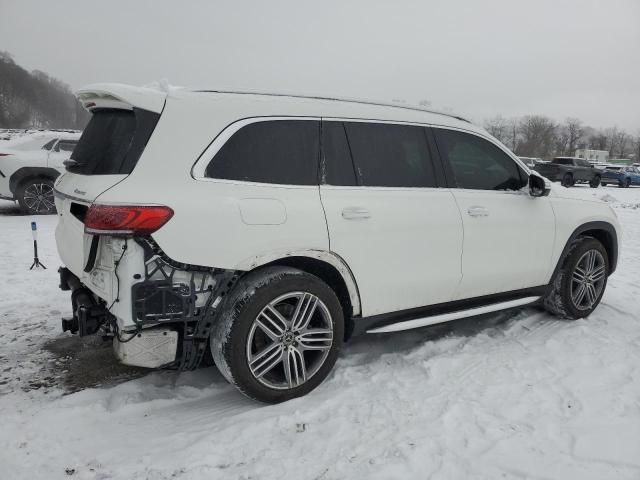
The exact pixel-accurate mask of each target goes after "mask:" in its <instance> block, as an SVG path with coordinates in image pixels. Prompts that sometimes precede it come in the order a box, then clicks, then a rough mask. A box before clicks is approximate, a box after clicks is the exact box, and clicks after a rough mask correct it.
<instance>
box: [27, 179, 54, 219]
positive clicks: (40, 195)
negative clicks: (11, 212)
mask: <svg viewBox="0 0 640 480" xmlns="http://www.w3.org/2000/svg"><path fill="white" fill-rule="evenodd" d="M22 197H23V199H24V204H25V206H26V207H27V208H28V209H29V211H30V212H33V213H46V212H50V211H52V210H53V209H54V208H55V201H54V198H53V187H52V186H51V185H49V184H47V183H32V184H30V185H28V186H27V187H26V188H25V189H24V193H23V195H22Z"/></svg>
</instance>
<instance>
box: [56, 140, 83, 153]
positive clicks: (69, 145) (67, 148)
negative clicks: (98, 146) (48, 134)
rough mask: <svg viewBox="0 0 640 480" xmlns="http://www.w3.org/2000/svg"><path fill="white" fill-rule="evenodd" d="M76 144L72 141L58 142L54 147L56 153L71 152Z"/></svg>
mask: <svg viewBox="0 0 640 480" xmlns="http://www.w3.org/2000/svg"><path fill="white" fill-rule="evenodd" d="M77 144H78V142H75V141H73V140H60V142H58V144H57V145H56V152H73V149H74V148H76V145H77Z"/></svg>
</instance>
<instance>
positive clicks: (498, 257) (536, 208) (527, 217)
mask: <svg viewBox="0 0 640 480" xmlns="http://www.w3.org/2000/svg"><path fill="white" fill-rule="evenodd" d="M452 192H453V195H454V196H455V199H456V201H457V202H458V206H459V207H460V212H461V214H462V220H463V223H464V245H463V254H462V272H463V276H462V281H461V282H460V286H459V288H458V290H457V292H456V294H455V298H456V299H463V298H472V297H477V296H481V295H489V294H492V293H500V292H507V291H511V290H518V289H522V288H528V287H536V286H540V285H544V284H545V283H547V279H548V272H549V268H550V259H551V253H552V250H553V242H554V234H555V217H554V214H553V209H552V208H551V204H550V202H549V199H548V198H547V197H539V198H534V197H531V196H529V195H527V194H526V193H523V192H522V191H516V192H512V191H491V190H465V189H454V190H452Z"/></svg>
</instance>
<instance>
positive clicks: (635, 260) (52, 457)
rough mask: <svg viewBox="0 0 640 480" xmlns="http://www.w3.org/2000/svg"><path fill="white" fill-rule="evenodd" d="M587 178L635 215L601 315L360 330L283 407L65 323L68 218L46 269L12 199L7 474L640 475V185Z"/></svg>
mask: <svg viewBox="0 0 640 480" xmlns="http://www.w3.org/2000/svg"><path fill="white" fill-rule="evenodd" d="M576 189H579V190H580V191H581V194H584V195H586V196H591V195H596V196H598V197H603V196H604V197H605V198H606V200H607V201H609V202H610V203H611V205H612V206H614V208H615V209H616V213H617V214H618V216H619V218H620V221H621V223H622V225H623V227H624V237H623V239H622V240H623V249H622V253H621V258H620V261H619V266H618V271H617V272H616V274H615V275H614V276H613V277H612V278H611V279H610V283H609V286H608V289H607V292H606V293H605V296H604V299H603V302H602V304H601V306H600V307H599V308H598V309H597V310H596V312H595V313H594V314H593V315H592V316H591V317H590V318H588V319H585V320H580V321H576V322H567V321H559V320H557V319H555V318H553V317H551V316H549V315H547V314H546V313H543V312H540V311H536V310H524V311H515V312H509V313H506V314H505V313H503V314H499V315H495V314H494V315H489V316H486V317H483V318H480V319H467V320H463V321H459V322H455V323H452V324H447V325H445V326H435V327H431V328H426V329H421V330H416V331H411V332H406V333H402V334H389V335H378V336H367V337H363V338H359V339H357V340H356V341H354V342H352V343H351V344H349V345H348V346H347V347H346V348H345V350H344V352H343V354H342V357H341V359H340V360H339V361H338V364H337V366H336V369H335V371H334V373H333V374H332V375H331V376H330V378H329V379H328V381H326V382H325V383H324V384H323V385H321V386H320V388H318V389H317V390H316V391H314V392H312V394H310V395H309V396H307V397H305V398H300V399H297V400H294V401H291V402H288V403H285V404H281V405H276V406H264V405H259V404H256V403H253V402H251V401H249V400H247V399H245V398H244V397H243V396H242V395H240V394H239V393H237V392H236V391H235V390H234V389H233V388H231V387H230V386H228V385H227V384H226V383H225V382H224V380H223V379H222V377H221V376H220V375H219V374H218V372H217V371H216V370H215V368H207V369H202V370H199V371H196V372H189V373H183V374H176V373H174V372H152V373H147V372H142V371H140V370H135V369H128V370H127V369H120V368H119V367H117V366H115V365H108V364H109V362H110V358H111V357H110V356H109V354H108V348H107V346H104V345H100V344H95V343H86V342H80V340H79V339H77V338H71V339H70V338H68V335H64V334H62V333H61V332H60V329H59V323H60V320H59V318H60V316H61V315H63V314H64V315H68V314H70V303H69V298H68V297H69V296H68V293H65V292H61V291H59V290H58V287H57V284H58V281H57V275H56V269H57V267H58V263H59V260H58V258H57V254H56V250H55V243H54V240H53V230H54V228H55V222H56V217H55V216H49V217H38V218H37V221H38V225H39V228H40V238H41V241H40V258H41V260H42V261H43V263H44V264H45V265H46V266H47V267H48V269H47V270H37V271H35V270H34V271H29V269H28V268H29V266H30V264H31V234H30V230H29V221H30V218H29V217H24V216H20V215H17V211H16V209H15V207H14V206H13V204H11V203H9V202H0V479H7V480H18V479H29V480H34V479H47V480H50V479H57V478H74V479H96V480H97V479H174V478H175V479H216V478H225V479H227V478H228V479H281V478H294V479H323V480H329V479H347V478H348V479H395V478H398V479H408V478H420V479H426V478H433V479H472V478H473V479H476V478H486V479H497V478H503V479H524V478H532V479H563V480H566V479H581V480H585V479H598V480H603V479H616V480H619V479H620V480H621V479H640V305H639V302H638V300H639V298H640V189H633V188H632V189H624V190H623V189H618V188H611V187H607V188H599V189H597V190H591V189H589V188H582V187H577V188H576ZM105 352H106V353H105ZM105 364H107V366H106V367H104V365H105ZM71 392H75V393H71Z"/></svg>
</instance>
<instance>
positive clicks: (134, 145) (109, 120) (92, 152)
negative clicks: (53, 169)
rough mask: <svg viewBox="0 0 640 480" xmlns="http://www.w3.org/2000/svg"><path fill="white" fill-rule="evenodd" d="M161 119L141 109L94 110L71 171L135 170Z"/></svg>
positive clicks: (116, 171) (69, 168)
mask: <svg viewBox="0 0 640 480" xmlns="http://www.w3.org/2000/svg"><path fill="white" fill-rule="evenodd" d="M159 118H160V114H158V113H154V112H149V111H147V110H141V109H137V108H134V109H133V110H116V109H102V110H98V111H95V112H93V114H92V116H91V120H90V121H89V124H88V125H87V127H86V128H85V129H84V132H83V133H82V136H81V137H80V140H79V141H78V144H77V145H76V147H75V149H74V150H73V154H72V155H71V160H74V161H75V162H76V163H75V165H70V166H68V167H67V170H69V171H70V172H73V173H80V174H83V175H113V174H129V173H131V172H132V171H133V169H134V167H135V166H136V163H138V159H139V158H140V155H142V152H143V151H144V148H145V147H146V145H147V142H148V141H149V137H150V136H151V133H153V129H154V128H155V126H156V124H157V123H158V119H159Z"/></svg>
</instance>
